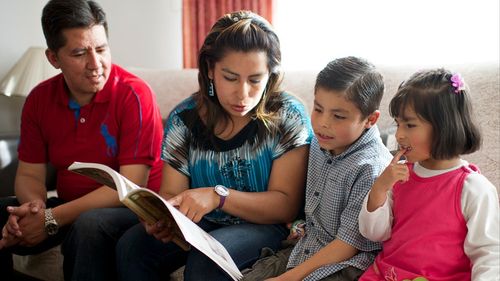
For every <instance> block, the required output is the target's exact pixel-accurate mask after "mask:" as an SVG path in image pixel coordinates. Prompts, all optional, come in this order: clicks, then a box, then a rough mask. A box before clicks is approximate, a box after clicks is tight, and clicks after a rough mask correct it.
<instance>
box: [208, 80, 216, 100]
mask: <svg viewBox="0 0 500 281" xmlns="http://www.w3.org/2000/svg"><path fill="white" fill-rule="evenodd" d="M208 95H209V96H211V97H213V96H215V93H214V83H213V82H212V79H210V82H209V83H208Z"/></svg>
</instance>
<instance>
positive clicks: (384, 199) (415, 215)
mask: <svg viewBox="0 0 500 281" xmlns="http://www.w3.org/2000/svg"><path fill="white" fill-rule="evenodd" d="M390 114H391V116H392V117H394V118H395V121H396V124H397V126H398V128H397V132H396V139H397V141H398V143H399V146H400V148H401V149H400V150H399V151H398V152H397V153H396V155H395V156H394V159H393V160H392V162H391V164H390V165H389V166H388V167H387V168H386V169H385V170H384V172H383V173H382V174H381V175H380V177H379V178H378V179H377V180H376V181H375V183H374V185H373V187H372V189H371V191H370V193H368V195H367V196H366V198H365V200H364V203H363V208H362V210H361V212H360V215H359V228H360V232H361V234H363V235H364V236H365V237H366V238H368V239H370V240H373V241H383V247H382V252H380V254H379V255H378V256H377V258H376V259H375V262H374V264H373V265H372V266H371V267H369V268H368V270H367V271H366V272H365V273H364V274H363V275H362V276H361V278H360V279H359V280H390V281H396V280H415V281H416V280H418V281H423V280H439V281H444V280H450V281H451V280H454V281H456V280H497V279H496V278H498V277H499V276H500V270H499V267H500V266H499V263H498V261H499V259H500V254H499V248H500V243H499V237H500V233H499V211H500V210H499V204H498V202H499V200H498V193H497V191H496V188H495V186H494V185H493V184H492V183H491V182H489V181H488V179H486V177H484V176H483V175H481V174H480V173H479V170H478V169H477V167H476V166H474V165H472V164H469V163H467V161H465V160H462V159H461V158H460V155H462V154H468V153H472V152H474V151H476V150H478V149H479V147H480V143H481V136H480V133H479V130H478V127H477V126H476V125H475V124H474V120H473V119H472V108H471V103H470V97H469V92H468V90H467V88H466V86H465V83H464V81H463V79H462V77H461V76H460V75H459V74H452V73H451V72H449V71H447V70H445V69H435V70H427V71H421V72H417V73H415V74H414V75H413V76H411V77H410V79H409V80H408V81H406V82H404V83H403V84H402V85H401V86H400V87H399V89H398V91H397V93H396V95H395V97H394V98H393V99H392V100H391V103H390ZM401 157H404V158H406V161H400V158H401Z"/></svg>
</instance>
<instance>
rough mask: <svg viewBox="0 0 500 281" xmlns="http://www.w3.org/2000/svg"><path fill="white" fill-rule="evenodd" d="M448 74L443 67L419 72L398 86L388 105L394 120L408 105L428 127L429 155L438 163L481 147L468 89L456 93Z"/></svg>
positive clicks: (400, 115) (401, 116)
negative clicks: (430, 145) (429, 126)
mask: <svg viewBox="0 0 500 281" xmlns="http://www.w3.org/2000/svg"><path fill="white" fill-rule="evenodd" d="M452 75H453V74H452V73H451V72H450V71H448V70H446V69H443V68H439V69H431V70H424V71H419V72H417V73H415V74H413V75H412V76H411V77H410V78H409V80H408V81H405V82H403V83H402V84H401V86H399V89H398V91H397V92H396V95H395V96H394V97H393V98H392V100H391V102H390V105H389V112H390V114H391V116H392V117H394V118H396V117H398V118H404V110H405V108H407V107H408V106H411V107H413V109H414V110H415V113H416V114H417V115H418V116H419V117H420V118H422V119H424V120H425V121H427V122H429V123H430V124H431V125H432V136H433V140H432V148H431V156H432V158H434V159H439V160H443V159H450V158H453V157H457V156H459V155H462V154H469V153H472V152H474V151H476V150H478V149H479V148H480V146H481V133H480V131H479V128H478V126H477V125H476V124H475V120H474V119H473V114H472V104H471V101H470V96H469V90H468V89H467V87H464V88H463V89H458V90H457V88H456V87H454V86H453V85H452V82H451V80H450V79H451V77H452Z"/></svg>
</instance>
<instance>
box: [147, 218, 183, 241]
mask: <svg viewBox="0 0 500 281" xmlns="http://www.w3.org/2000/svg"><path fill="white" fill-rule="evenodd" d="M141 223H142V225H144V228H146V232H147V233H148V234H150V235H153V236H154V237H155V238H156V239H158V240H160V241H162V242H163V243H168V242H170V241H172V239H173V238H174V236H175V232H174V229H175V228H174V226H173V225H172V220H160V221H158V222H156V223H154V224H149V223H147V222H145V221H143V220H141Z"/></svg>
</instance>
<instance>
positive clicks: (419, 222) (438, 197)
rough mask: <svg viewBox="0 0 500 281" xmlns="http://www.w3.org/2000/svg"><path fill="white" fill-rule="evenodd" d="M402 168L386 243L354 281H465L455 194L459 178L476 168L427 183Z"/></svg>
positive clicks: (467, 268) (463, 229) (467, 270)
mask: <svg viewBox="0 0 500 281" xmlns="http://www.w3.org/2000/svg"><path fill="white" fill-rule="evenodd" d="M408 168H409V170H410V180H409V181H407V182H405V183H397V184H395V185H394V188H393V206H392V212H393V216H394V220H393V226H392V230H391V238H390V239H389V240H387V241H385V242H384V244H383V247H382V249H383V250H382V252H381V253H380V254H379V255H378V256H377V258H376V259H375V262H374V264H373V265H372V266H370V267H369V268H368V269H367V271H366V272H365V274H363V276H362V278H361V279H360V280H390V281H396V280H404V279H409V280H419V281H420V280H433V281H434V280H437V281H447V280H450V281H451V280H453V281H459V280H470V279H471V262H470V259H469V258H468V257H467V255H466V254H465V252H464V246H463V245H464V241H465V236H466V234H467V226H466V222H465V219H464V217H463V214H462V210H461V195H462V187H463V183H464V180H465V178H466V177H467V176H468V175H469V173H471V172H472V171H478V169H477V167H476V166H474V165H469V167H465V166H462V167H460V168H458V169H456V170H453V171H450V172H447V173H444V174H441V175H437V176H433V177H429V178H422V177H419V176H418V175H417V174H415V173H414V172H413V164H408ZM418 277H420V278H418Z"/></svg>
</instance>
